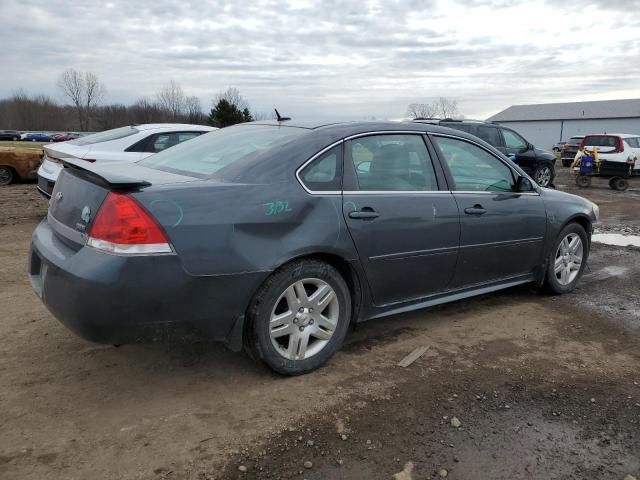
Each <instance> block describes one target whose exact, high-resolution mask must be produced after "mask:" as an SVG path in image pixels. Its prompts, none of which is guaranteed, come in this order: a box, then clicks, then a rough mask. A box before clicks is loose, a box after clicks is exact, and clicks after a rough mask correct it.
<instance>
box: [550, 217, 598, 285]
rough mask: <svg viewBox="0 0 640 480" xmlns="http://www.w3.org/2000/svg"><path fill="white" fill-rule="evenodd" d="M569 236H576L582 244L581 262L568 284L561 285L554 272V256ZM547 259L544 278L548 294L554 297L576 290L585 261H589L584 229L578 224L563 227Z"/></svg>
mask: <svg viewBox="0 0 640 480" xmlns="http://www.w3.org/2000/svg"><path fill="white" fill-rule="evenodd" d="M569 235H577V236H578V237H580V241H581V242H582V247H583V251H582V260H581V263H580V268H579V269H578V273H577V275H576V276H575V278H574V279H573V280H571V282H569V283H568V284H562V283H561V281H560V280H559V279H558V278H557V274H556V271H555V268H556V255H557V253H558V251H559V248H560V243H561V242H562V241H563V240H564V239H565V238H566V237H567V236H569ZM547 258H548V265H547V272H546V278H545V289H546V290H547V291H548V292H549V293H552V294H555V295H560V294H563V293H569V292H572V291H573V290H574V289H575V288H576V285H577V284H578V281H579V280H580V277H582V273H583V272H584V268H585V266H586V265H587V261H588V259H589V238H588V237H587V233H586V232H585V230H584V228H583V227H582V226H581V225H580V224H578V223H570V224H568V225H567V226H565V227H564V228H563V229H562V230H561V231H560V233H559V234H558V238H556V241H555V242H553V246H552V247H551V251H550V252H549V255H548V257H547Z"/></svg>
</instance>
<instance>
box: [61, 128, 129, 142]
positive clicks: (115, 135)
mask: <svg viewBox="0 0 640 480" xmlns="http://www.w3.org/2000/svg"><path fill="white" fill-rule="evenodd" d="M138 132H140V130H138V129H137V128H136V127H133V126H129V127H121V128H114V129H113V130H107V131H106V132H100V133H94V134H92V135H87V136H84V137H80V138H76V139H75V140H71V141H70V142H69V143H71V144H73V145H91V144H92V143H100V142H109V141H111V140H117V139H119V138H124V137H128V136H130V135H135V134H136V133H138Z"/></svg>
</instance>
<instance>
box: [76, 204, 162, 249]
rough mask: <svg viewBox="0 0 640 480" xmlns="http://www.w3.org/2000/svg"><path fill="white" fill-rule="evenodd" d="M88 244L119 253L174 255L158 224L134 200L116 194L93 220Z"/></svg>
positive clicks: (103, 205)
mask: <svg viewBox="0 0 640 480" xmlns="http://www.w3.org/2000/svg"><path fill="white" fill-rule="evenodd" d="M87 245H89V246H91V247H94V248H98V249H100V250H105V251H108V252H112V253H120V254H151V253H171V252H172V250H171V246H170V245H169V240H168V239H167V236H166V234H165V233H164V231H163V230H162V227H161V226H160V225H159V224H158V222H156V221H155V220H154V219H153V217H151V215H149V213H147V211H146V210H145V209H144V208H142V207H141V206H140V205H139V204H138V202H136V201H135V200H134V199H133V198H132V197H130V196H129V195H125V194H121V193H113V192H111V193H109V194H108V195H107V198H105V200H104V202H103V203H102V206H101V207H100V209H99V210H98V213H97V214H96V218H95V219H94V220H93V224H92V225H91V229H90V230H89V240H88V242H87Z"/></svg>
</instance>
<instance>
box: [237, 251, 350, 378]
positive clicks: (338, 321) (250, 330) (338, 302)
mask: <svg viewBox="0 0 640 480" xmlns="http://www.w3.org/2000/svg"><path fill="white" fill-rule="evenodd" d="M350 318H351V295H350V292H349V288H348V287H347V284H346V283H345V281H344V279H343V278H342V276H341V275H340V273H339V272H338V271H337V270H336V269H335V268H334V267H332V266H331V265H329V264H326V263H323V262H320V261H317V260H301V261H298V262H295V263H292V264H290V265H288V266H286V267H284V268H282V269H281V270H278V271H276V273H274V274H273V275H272V276H271V277H270V278H269V279H268V280H267V281H266V282H265V284H264V285H263V286H262V287H261V288H260V290H259V291H258V293H257V294H256V295H255V297H254V299H253V301H252V304H251V306H250V307H249V311H248V314H247V320H248V325H247V330H246V333H247V335H246V338H247V344H248V345H247V346H248V347H249V348H250V351H251V353H252V354H253V355H254V356H256V357H257V358H260V359H261V360H262V361H263V362H265V363H266V364H267V365H268V366H269V367H270V368H272V369H273V370H275V371H276V372H278V373H280V374H283V375H300V374H303V373H307V372H311V371H313V370H315V369H317V368H320V367H322V366H323V365H324V364H325V363H326V362H327V361H328V360H329V359H330V358H331V357H332V356H333V355H334V354H335V352H336V351H337V350H338V348H340V345H341V344H342V341H343V340H344V337H345V335H346V333H347V329H348V327H349V321H350Z"/></svg>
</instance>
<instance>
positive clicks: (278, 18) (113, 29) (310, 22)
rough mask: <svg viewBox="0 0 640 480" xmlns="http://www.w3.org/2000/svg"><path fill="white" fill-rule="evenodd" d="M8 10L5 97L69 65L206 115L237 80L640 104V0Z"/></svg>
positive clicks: (298, 109)
mask: <svg viewBox="0 0 640 480" xmlns="http://www.w3.org/2000/svg"><path fill="white" fill-rule="evenodd" d="M0 18H1V19H2V20H1V23H0V45H1V46H2V60H1V63H0V65H2V68H1V71H2V75H0V97H5V96H8V95H10V94H11V93H12V92H13V91H15V90H16V89H18V88H24V89H25V90H26V91H27V92H29V93H46V94H49V95H51V96H53V97H55V98H57V99H60V100H61V99H62V97H61V96H60V93H59V91H58V90H57V87H56V81H57V78H58V77H59V75H60V73H61V72H62V71H63V70H64V69H66V68H68V67H73V68H76V69H79V70H83V71H84V70H89V71H92V72H94V73H96V74H97V75H98V76H99V77H100V79H101V80H102V82H103V83H104V84H105V85H106V87H107V91H108V93H107V97H106V99H105V101H107V102H125V103H126V102H132V101H135V100H136V99H137V98H139V97H142V96H147V97H153V95H154V94H155V92H157V91H158V89H159V88H160V87H161V86H162V85H163V84H165V83H167V82H168V81H169V80H176V81H177V82H179V83H180V84H181V86H182V88H183V89H184V90H185V93H186V94H187V95H196V96H198V97H199V98H200V99H201V101H202V103H203V107H204V108H205V109H207V110H208V109H209V108H210V106H211V98H212V97H213V96H214V95H215V94H216V93H217V92H219V91H221V90H225V89H226V88H228V87H236V88H238V89H239V90H240V92H241V93H242V94H243V95H244V96H245V97H246V99H247V100H248V101H249V103H250V105H251V107H252V110H254V111H258V112H267V111H270V110H271V109H272V108H273V107H274V106H277V107H278V109H279V110H280V112H281V113H284V114H287V115H290V116H292V117H294V118H312V117H321V118H330V117H334V118H336V119H344V118H352V119H363V118H371V117H376V118H378V119H382V118H389V119H393V118H398V117H402V116H403V115H404V114H405V111H406V107H407V105H408V104H409V103H412V102H429V101H431V100H433V99H434V98H436V97H439V96H445V97H449V98H453V99H456V100H457V101H458V105H459V107H460V110H461V113H463V114H464V115H466V116H467V117H470V118H485V117H487V116H489V115H491V114H493V113H496V112H497V111H500V110H502V109H504V108H506V107H508V106H510V105H513V104H526V103H545V102H555V101H579V100H600V99H615V98H634V97H636V98H637V97H640V0H565V1H546V2H545V1H519V0H460V1H454V0H440V1H430V0H404V1H403V0H388V1H387V0H377V1H365V0H357V1H355V0H339V1H338V0H323V1H313V0H290V1H271V0H264V1H260V2H252V1H250V0H245V1H235V2H233V1H231V2H225V1H220V0H218V1H213V0H199V1H189V0H148V1H145V0H135V1H133V0H126V1H120V0H113V1H108V0H107V1H91V0H80V1H78V0H64V1H62V0H0Z"/></svg>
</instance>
